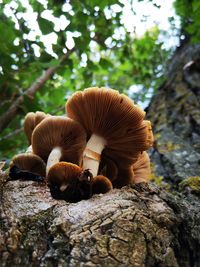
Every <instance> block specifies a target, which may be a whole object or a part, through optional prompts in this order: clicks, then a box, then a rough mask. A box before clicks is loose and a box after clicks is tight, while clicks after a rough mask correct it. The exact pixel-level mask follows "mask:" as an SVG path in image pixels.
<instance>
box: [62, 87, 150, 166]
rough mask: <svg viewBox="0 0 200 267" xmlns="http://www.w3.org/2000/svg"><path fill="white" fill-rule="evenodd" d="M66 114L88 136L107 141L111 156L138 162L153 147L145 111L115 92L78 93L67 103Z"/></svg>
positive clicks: (102, 90) (87, 91)
mask: <svg viewBox="0 0 200 267" xmlns="http://www.w3.org/2000/svg"><path fill="white" fill-rule="evenodd" d="M66 112H67V115H68V116H69V117H70V118H72V119H74V120H76V121H78V122H79V123H81V124H82V125H83V127H84V128H85V130H86V132H87V134H88V136H91V134H93V133H94V134H96V135H100V136H102V137H103V138H105V139H106V142H107V143H106V147H105V154H107V155H108V156H111V155H113V156H114V157H115V158H117V157H118V155H119V154H121V155H124V156H126V155H127V156H129V157H132V158H134V160H135V161H136V160H137V157H138V155H139V153H140V152H141V151H143V150H146V149H148V148H149V146H150V145H151V144H150V143H149V140H148V133H149V125H147V123H145V122H144V121H143V119H144V116H145V112H144V111H143V110H142V109H141V108H139V107H138V106H137V105H135V104H134V103H133V101H132V100H131V99H130V98H129V97H127V96H126V95H124V94H120V93H119V92H118V91H116V90H113V89H107V88H96V87H94V88H88V89H85V90H84V91H82V92H76V93H75V94H74V95H72V96H71V98H70V99H69V100H68V102H67V104H66ZM148 124H149V123H148Z"/></svg>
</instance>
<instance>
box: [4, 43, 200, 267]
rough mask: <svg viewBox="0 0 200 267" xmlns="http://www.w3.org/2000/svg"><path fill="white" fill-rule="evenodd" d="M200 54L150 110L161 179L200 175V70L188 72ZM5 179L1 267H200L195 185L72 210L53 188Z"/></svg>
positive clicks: (121, 195)
mask: <svg viewBox="0 0 200 267" xmlns="http://www.w3.org/2000/svg"><path fill="white" fill-rule="evenodd" d="M197 55H200V46H190V47H186V48H183V49H182V50H181V51H180V52H178V54H177V55H176V56H175V58H174V60H173V62H172V64H171V66H170V69H169V74H168V77H167V82H166V83H165V84H164V85H163V86H162V87H161V88H160V89H159V91H158V94H157V95H156V96H154V97H153V100H152V102H151V105H150V107H149V110H148V113H149V116H150V119H151V120H152V121H153V124H154V131H155V133H156V136H157V139H158V141H157V146H156V148H155V149H154V150H153V151H152V158H153V160H154V164H155V166H156V168H155V169H156V175H162V176H163V177H164V178H165V179H166V180H168V181H171V182H172V181H176V182H177V183H178V181H179V180H183V179H185V178H188V177H191V176H197V175H199V159H200V155H199V153H200V147H199V141H200V134H199V129H200V127H199V124H200V114H199V110H200V109H199V87H200V86H199V83H198V79H199V80H200V76H199V71H196V69H197V65H194V64H196V63H193V64H192V65H193V67H192V65H191V66H190V67H189V68H185V69H183V67H184V65H185V64H186V63H188V61H191V60H193V61H194V62H197V61H196V56H197ZM192 75H193V77H195V78H193V79H191V77H192ZM190 80H192V82H193V84H192V85H191V82H190ZM194 81H196V82H197V83H198V84H197V83H196V84H194ZM197 89H198V90H197ZM5 179H6V175H5V174H2V175H1V179H0V180H1V185H0V198H1V204H2V205H1V207H0V211H1V216H0V218H1V224H0V226H1V227H0V266H2V267H10V266H16V267H18V266H20V267H21V266H23V267H26V266H27V267H28V266H32V267H35V266H41V267H47V266H48V267H54V266H59V267H61V266H72V267H73V266H88V267H89V266H106V267H107V266H133V267H134V266H138V267H142V266H147V267H153V266H155V267H159V266H160V267H161V266H162V267H178V266H181V267H188V266H194V267H198V266H200V203H199V196H198V194H199V191H198V188H197V189H196V191H195V195H194V194H192V192H193V191H194V190H187V188H190V185H189V184H188V187H186V189H185V188H184V187H183V188H184V190H183V191H182V192H181V191H179V192H178V191H175V190H174V191H171V192H169V191H167V190H164V189H159V188H157V187H156V186H155V185H153V184H150V185H149V186H147V185H145V184H140V185H137V186H136V185H135V186H134V185H133V186H127V187H124V188H122V189H121V190H118V189H115V190H112V191H111V192H109V193H107V194H104V195H96V196H93V197H92V198H91V199H89V200H83V201H80V202H78V203H74V204H70V203H66V202H64V201H56V200H53V199H52V198H51V195H50V193H49V190H48V188H47V186H46V185H41V184H37V183H34V182H22V181H13V182H7V183H4V180H5ZM197 180H198V178H197Z"/></svg>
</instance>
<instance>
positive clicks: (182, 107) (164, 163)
mask: <svg viewBox="0 0 200 267" xmlns="http://www.w3.org/2000/svg"><path fill="white" fill-rule="evenodd" d="M148 116H149V118H150V120H151V121H152V124H153V129H154V134H155V137H156V140H157V145H156V149H155V150H154V151H153V154H152V160H153V161H154V162H155V163H156V172H157V174H158V175H161V176H164V178H166V179H167V180H171V182H173V183H174V181H177V182H179V181H181V180H183V179H185V178H188V177H193V176H199V175H200V45H191V46H185V47H183V48H182V49H180V51H178V52H177V53H176V54H175V56H174V57H173V60H172V62H171V64H170V65H169V70H168V75H167V77H166V83H165V84H164V85H163V86H162V87H161V88H160V89H159V90H158V92H157V94H156V95H155V96H154V97H153V99H152V101H151V104H150V106H149V108H148Z"/></svg>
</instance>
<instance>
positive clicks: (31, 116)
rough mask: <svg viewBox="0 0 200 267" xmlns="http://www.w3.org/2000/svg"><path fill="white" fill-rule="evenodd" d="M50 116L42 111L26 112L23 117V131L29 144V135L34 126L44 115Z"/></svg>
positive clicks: (30, 135)
mask: <svg viewBox="0 0 200 267" xmlns="http://www.w3.org/2000/svg"><path fill="white" fill-rule="evenodd" d="M48 116H50V115H49V114H45V113H44V112H42V111H36V112H35V113H34V112H28V113H27V114H26V116H25V119H24V132H25V134H26V136H27V139H28V142H29V145H31V137H32V133H33V130H34V129H35V127H36V126H37V125H38V124H39V123H40V122H41V121H42V120H43V119H45V118H46V117H48Z"/></svg>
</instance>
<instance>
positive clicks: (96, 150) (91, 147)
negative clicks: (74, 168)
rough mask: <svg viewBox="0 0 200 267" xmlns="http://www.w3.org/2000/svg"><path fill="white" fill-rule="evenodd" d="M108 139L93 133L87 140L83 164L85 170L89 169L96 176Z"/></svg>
mask: <svg viewBox="0 0 200 267" xmlns="http://www.w3.org/2000/svg"><path fill="white" fill-rule="evenodd" d="M105 145H106V140H105V139H104V138H103V137H101V136H98V135H96V134H92V136H91V137H90V139H89V140H88V142H87V145H86V148H85V150H84V153H83V166H82V168H83V169H84V170H86V169H89V170H90V172H91V173H92V174H93V176H96V175H97V173H98V169H99V163H100V159H101V152H102V150H103V149H104V148H105Z"/></svg>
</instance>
